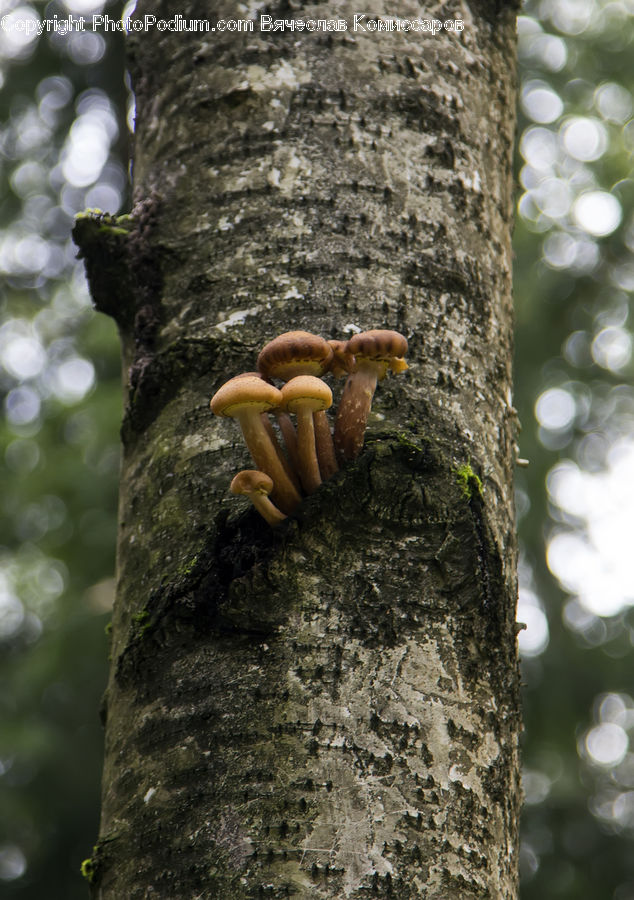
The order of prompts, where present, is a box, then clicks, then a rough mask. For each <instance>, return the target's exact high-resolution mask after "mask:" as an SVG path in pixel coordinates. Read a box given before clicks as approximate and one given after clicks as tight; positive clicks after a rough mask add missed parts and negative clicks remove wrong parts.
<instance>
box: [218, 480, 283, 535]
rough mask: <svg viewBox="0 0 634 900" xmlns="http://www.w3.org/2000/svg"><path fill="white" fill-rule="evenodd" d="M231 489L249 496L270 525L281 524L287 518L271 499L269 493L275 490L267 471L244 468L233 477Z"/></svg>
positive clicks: (233, 492)
mask: <svg viewBox="0 0 634 900" xmlns="http://www.w3.org/2000/svg"><path fill="white" fill-rule="evenodd" d="M229 490H230V491H231V493H232V494H242V495H244V496H245V497H248V498H249V500H250V501H251V503H252V504H253V505H254V506H255V508H256V509H257V511H258V512H259V513H260V515H261V516H262V518H264V519H266V521H267V522H268V523H269V525H273V526H275V525H279V524H280V522H283V521H284V519H285V518H286V516H285V515H284V513H283V512H280V511H279V509H278V508H277V506H275V504H274V503H273V502H272V501H271V500H270V499H269V494H270V493H271V491H272V490H273V479H272V478H269V476H268V475H267V474H266V472H259V471H258V470H257V469H243V471H242V472H238V474H237V475H236V477H235V478H234V479H233V481H232V482H231V485H230V487H229Z"/></svg>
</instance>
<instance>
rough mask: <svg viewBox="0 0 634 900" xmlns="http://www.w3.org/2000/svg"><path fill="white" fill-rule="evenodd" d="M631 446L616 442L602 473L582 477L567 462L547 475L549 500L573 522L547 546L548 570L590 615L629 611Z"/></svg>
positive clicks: (632, 589)
mask: <svg viewBox="0 0 634 900" xmlns="http://www.w3.org/2000/svg"><path fill="white" fill-rule="evenodd" d="M632 471H634V441H632V440H631V439H621V440H620V441H617V442H616V443H615V444H614V445H613V447H612V448H611V450H610V452H609V453H608V459H607V468H606V469H605V470H604V471H600V472H586V471H584V470H583V469H580V468H579V466H578V465H577V464H576V463H574V462H572V460H564V461H562V462H560V463H558V464H557V465H556V466H554V467H553V469H551V471H550V473H549V475H548V479H547V485H548V493H549V496H550V499H551V501H552V502H553V503H555V504H556V505H557V506H558V507H559V508H560V509H561V510H562V511H563V512H564V513H566V514H568V515H569V516H571V517H573V520H575V522H574V525H575V527H574V528H570V529H568V530H565V531H563V530H562V531H557V532H555V533H554V534H553V536H552V537H551V538H550V540H549V542H548V550H547V561H548V566H549V568H550V570H551V571H552V572H553V574H554V575H555V576H556V577H557V578H558V579H559V581H560V583H561V584H562V586H563V587H564V588H565V590H567V591H568V592H569V593H571V594H573V595H576V596H577V597H578V600H579V602H580V603H581V604H582V606H583V607H584V608H585V609H586V610H587V611H588V612H589V613H592V614H593V615H597V616H613V615H616V614H618V613H619V612H621V611H622V610H623V609H625V608H627V607H630V606H634V557H633V556H632V535H633V534H634V478H632Z"/></svg>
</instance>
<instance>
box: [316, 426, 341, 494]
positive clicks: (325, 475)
mask: <svg viewBox="0 0 634 900" xmlns="http://www.w3.org/2000/svg"><path fill="white" fill-rule="evenodd" d="M313 427H314V429H315V447H316V449H317V459H318V461H319V471H320V472H321V477H322V479H323V480H324V481H328V479H329V478H332V476H333V475H334V474H335V473H336V472H338V471H339V466H338V464H337V457H336V456H335V445H334V444H333V441H332V434H331V433H330V424H329V422H328V416H327V415H326V411H325V410H323V409H318V410H317V411H316V412H314V413H313Z"/></svg>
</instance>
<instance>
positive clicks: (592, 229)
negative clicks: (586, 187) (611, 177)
mask: <svg viewBox="0 0 634 900" xmlns="http://www.w3.org/2000/svg"><path fill="white" fill-rule="evenodd" d="M572 214H573V218H574V220H575V222H576V224H577V225H578V226H579V228H582V229H583V230H584V231H587V232H588V234H594V235H596V236H597V237H603V236H604V235H606V234H612V232H613V231H614V230H615V229H616V228H618V226H619V225H620V224H621V215H622V210H621V204H620V203H619V201H618V200H617V199H616V197H614V196H613V195H612V194H608V192H607V191H586V192H585V193H584V194H581V196H580V197H578V198H577V199H576V200H575V203H574V205H573V208H572Z"/></svg>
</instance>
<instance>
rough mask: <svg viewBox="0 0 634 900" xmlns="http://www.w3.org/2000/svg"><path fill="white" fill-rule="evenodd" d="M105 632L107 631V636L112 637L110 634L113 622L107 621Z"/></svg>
mask: <svg viewBox="0 0 634 900" xmlns="http://www.w3.org/2000/svg"><path fill="white" fill-rule="evenodd" d="M104 632H105V634H106V637H110V635H111V634H112V622H107V623H106V627H105V628H104Z"/></svg>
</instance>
